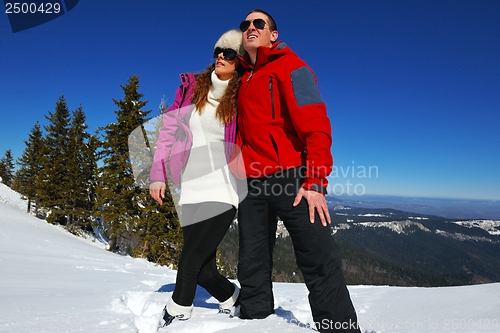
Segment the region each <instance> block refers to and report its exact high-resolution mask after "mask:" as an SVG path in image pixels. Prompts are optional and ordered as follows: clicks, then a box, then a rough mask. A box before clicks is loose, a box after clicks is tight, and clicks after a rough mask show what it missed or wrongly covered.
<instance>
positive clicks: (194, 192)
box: [179, 72, 238, 207]
mask: <svg viewBox="0 0 500 333" xmlns="http://www.w3.org/2000/svg"><path fill="white" fill-rule="evenodd" d="M211 78H212V85H211V86H210V90H209V92H208V103H207V104H206V105H205V107H204V108H203V111H202V112H201V114H200V112H198V110H196V109H195V110H193V112H192V115H191V119H190V122H189V128H190V130H191V132H192V133H193V146H192V148H191V152H190V155H189V159H188V161H187V164H186V166H185V168H184V170H183V173H182V179H181V197H180V202H179V203H180V204H181V205H183V204H195V203H202V202H207V201H215V202H223V203H228V204H231V205H233V206H235V207H238V196H237V193H236V190H235V188H234V185H233V184H234V182H232V181H231V179H232V178H231V176H232V175H231V173H230V171H229V168H228V166H227V163H226V155H225V151H224V124H222V123H221V122H220V121H219V120H218V119H217V118H216V117H215V111H216V109H217V106H218V105H219V102H220V100H221V98H222V96H224V93H225V91H226V88H227V85H228V83H229V80H226V81H222V80H220V79H219V78H218V77H217V75H216V74H215V72H212V76H211Z"/></svg>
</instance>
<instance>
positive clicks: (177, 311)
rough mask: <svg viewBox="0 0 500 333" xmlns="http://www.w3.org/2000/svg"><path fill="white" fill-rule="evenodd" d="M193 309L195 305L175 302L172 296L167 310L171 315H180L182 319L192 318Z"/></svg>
mask: <svg viewBox="0 0 500 333" xmlns="http://www.w3.org/2000/svg"><path fill="white" fill-rule="evenodd" d="M192 311H193V305H189V306H182V305H179V304H177V303H175V302H174V300H173V299H172V298H170V300H169V301H168V303H167V312H168V314H169V315H171V316H180V315H182V319H188V318H191V312H192Z"/></svg>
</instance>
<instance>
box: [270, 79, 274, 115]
mask: <svg viewBox="0 0 500 333" xmlns="http://www.w3.org/2000/svg"><path fill="white" fill-rule="evenodd" d="M269 92H270V93H271V115H272V119H273V120H274V92H273V77H272V76H270V77H269Z"/></svg>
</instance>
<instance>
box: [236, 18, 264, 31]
mask: <svg viewBox="0 0 500 333" xmlns="http://www.w3.org/2000/svg"><path fill="white" fill-rule="evenodd" d="M250 23H253V26H254V27H256V28H257V29H259V30H262V29H264V27H265V26H266V21H264V19H261V18H258V19H255V20H253V21H249V20H246V21H243V22H241V23H240V30H241V32H245V31H247V30H248V28H249V27H250Z"/></svg>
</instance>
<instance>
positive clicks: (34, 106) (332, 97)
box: [0, 0, 500, 200]
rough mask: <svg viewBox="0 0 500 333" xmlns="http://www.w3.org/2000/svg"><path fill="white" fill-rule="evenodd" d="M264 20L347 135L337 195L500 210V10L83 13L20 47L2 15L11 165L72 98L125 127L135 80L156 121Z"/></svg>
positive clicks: (262, 4) (296, 6)
mask: <svg viewBox="0 0 500 333" xmlns="http://www.w3.org/2000/svg"><path fill="white" fill-rule="evenodd" d="M254 8H261V9H264V10H266V11H268V12H269V13H271V14H272V15H273V17H274V18H275V20H276V22H277V25H278V31H279V36H280V38H279V39H280V40H283V41H284V42H286V43H287V44H288V45H289V46H290V47H291V48H292V50H294V51H295V52H296V53H297V54H298V55H299V56H300V57H301V58H303V59H304V60H305V61H306V62H308V64H309V65H310V66H311V67H312V68H313V70H314V71H315V73H316V76H317V78H318V82H319V88H320V91H321V94H322V97H323V99H324V100H325V102H326V104H327V107H328V113H329V115H330V118H331V121H332V128H333V133H334V138H333V146H332V153H333V156H334V159H335V164H336V169H335V170H334V171H335V173H334V174H332V177H330V181H331V184H330V192H336V194H344V195H345V194H352V195H353V196H355V195H356V194H380V195H401V196H419V197H450V198H467V199H490V200H500V174H499V167H500V153H499V151H500V150H499V148H500V135H499V134H498V127H499V124H500V43H499V41H500V20H499V19H498V18H499V17H500V2H498V1H496V0H481V1H471V0H469V1H465V0H420V1H401V0H380V1H378V0H349V1H347V0H342V1H341V0H332V1H315V0H311V1H303V0H300V1H296V0H289V1H287V2H276V3H271V2H270V1H253V2H252V3H251V4H250V3H248V2H223V3H217V4H214V3H211V2H207V1H185V2H182V3H181V1H175V2H174V1H164V0H144V1H136V0H106V1H100V0H81V1H80V2H79V3H78V5H77V6H76V7H74V8H73V9H72V10H71V11H69V12H68V13H66V14H65V15H63V16H61V17H59V18H57V19H55V20H53V21H51V22H48V23H46V24H43V25H40V26H38V27H34V28H32V29H29V30H25V31H21V32H18V33H12V31H11V28H10V25H9V20H8V17H7V15H6V14H4V10H2V13H0V64H1V66H0V133H1V134H0V135H1V140H0V156H3V155H4V153H5V151H6V150H7V149H11V150H12V153H13V155H14V157H15V158H17V157H19V156H20V155H21V153H22V151H23V149H24V143H23V141H24V140H26V139H27V137H28V134H29V131H30V129H31V128H32V127H33V125H34V124H35V123H36V121H37V120H38V121H40V123H41V124H42V125H46V124H47V121H46V119H45V117H44V116H45V115H47V114H48V112H49V111H50V112H53V111H54V110H55V103H56V101H57V100H58V98H59V97H60V96H61V95H64V96H65V97H66V100H67V102H68V105H69V108H70V110H75V109H76V108H77V107H78V106H79V105H82V106H83V109H84V111H85V113H86V115H87V120H88V125H89V129H90V130H91V131H94V130H96V129H97V127H98V126H105V125H107V124H108V123H110V122H113V121H114V120H115V119H116V117H115V113H114V111H115V110H116V106H115V104H114V103H113V102H112V100H111V99H112V98H114V99H121V98H122V97H123V92H122V90H121V88H120V85H124V84H126V82H127V79H128V78H129V77H130V76H132V75H139V77H140V84H141V85H140V89H139V91H140V92H141V93H143V94H144V95H145V96H144V99H145V100H148V101H149V103H148V105H147V109H151V110H153V113H152V114H153V115H156V112H157V109H158V105H159V103H160V100H161V98H162V96H165V98H166V99H167V102H169V101H171V100H172V98H173V96H174V92H175V89H176V87H177V86H178V84H179V81H178V74H179V73H180V72H183V71H192V72H199V71H202V70H203V69H204V68H206V67H207V66H208V65H209V64H210V63H211V61H212V50H213V45H214V43H215V41H216V40H217V38H218V37H219V36H220V34H221V33H222V32H224V31H225V30H228V29H231V28H237V27H238V25H239V23H240V22H241V21H242V20H244V18H245V16H246V14H247V13H248V12H249V11H250V10H251V9H254ZM353 169H354V171H355V173H354V174H353V173H352V171H353ZM369 171H371V173H370V172H369ZM353 176H354V177H353ZM349 191H350V192H349ZM341 192H342V193H341Z"/></svg>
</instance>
